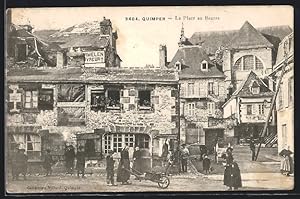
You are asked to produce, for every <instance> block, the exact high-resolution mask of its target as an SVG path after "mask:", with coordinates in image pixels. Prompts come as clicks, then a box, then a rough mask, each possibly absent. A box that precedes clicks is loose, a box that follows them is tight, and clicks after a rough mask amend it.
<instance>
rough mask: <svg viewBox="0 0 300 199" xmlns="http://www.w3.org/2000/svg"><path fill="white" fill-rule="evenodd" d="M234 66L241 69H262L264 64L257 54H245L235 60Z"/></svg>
mask: <svg viewBox="0 0 300 199" xmlns="http://www.w3.org/2000/svg"><path fill="white" fill-rule="evenodd" d="M234 68H235V69H237V70H241V71H250V70H262V69H264V65H263V63H262V62H261V60H260V59H259V58H258V57H257V56H254V55H245V56H243V57H241V58H239V59H238V60H237V61H236V62H235V64H234Z"/></svg>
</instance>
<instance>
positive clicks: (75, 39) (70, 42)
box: [49, 33, 109, 49]
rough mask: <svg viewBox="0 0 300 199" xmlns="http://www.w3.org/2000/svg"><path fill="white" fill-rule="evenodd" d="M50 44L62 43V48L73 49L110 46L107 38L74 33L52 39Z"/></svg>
mask: <svg viewBox="0 0 300 199" xmlns="http://www.w3.org/2000/svg"><path fill="white" fill-rule="evenodd" d="M49 41H50V42H55V43H60V44H59V46H60V47H61V48H64V49H65V48H71V47H98V48H104V47H106V46H107V45H108V42H109V41H108V39H107V38H106V37H100V36H99V34H89V33H72V34H69V35H68V36H66V35H65V36H60V37H55V38H51V39H50V40H49Z"/></svg>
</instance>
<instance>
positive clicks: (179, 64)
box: [175, 61, 181, 71]
mask: <svg viewBox="0 0 300 199" xmlns="http://www.w3.org/2000/svg"><path fill="white" fill-rule="evenodd" d="M175 67H176V69H177V70H179V71H181V63H180V62H179V61H177V62H176V63H175Z"/></svg>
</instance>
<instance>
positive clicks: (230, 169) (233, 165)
mask: <svg viewBox="0 0 300 199" xmlns="http://www.w3.org/2000/svg"><path fill="white" fill-rule="evenodd" d="M232 151H233V149H232V148H231V147H230V148H228V149H227V150H226V155H225V158H226V163H225V165H224V166H225V170H224V180H223V182H224V185H226V186H227V187H228V190H232V188H234V190H237V189H238V188H239V187H242V180H241V172H240V169H239V166H238V164H237V162H236V161H234V159H233V156H232ZM223 157H224V156H223Z"/></svg>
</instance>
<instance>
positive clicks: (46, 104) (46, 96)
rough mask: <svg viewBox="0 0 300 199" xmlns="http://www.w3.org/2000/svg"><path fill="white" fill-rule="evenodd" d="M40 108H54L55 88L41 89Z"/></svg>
mask: <svg viewBox="0 0 300 199" xmlns="http://www.w3.org/2000/svg"><path fill="white" fill-rule="evenodd" d="M38 108H39V109H40V110H52V109H53V89H41V90H40V92H39V103H38Z"/></svg>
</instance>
